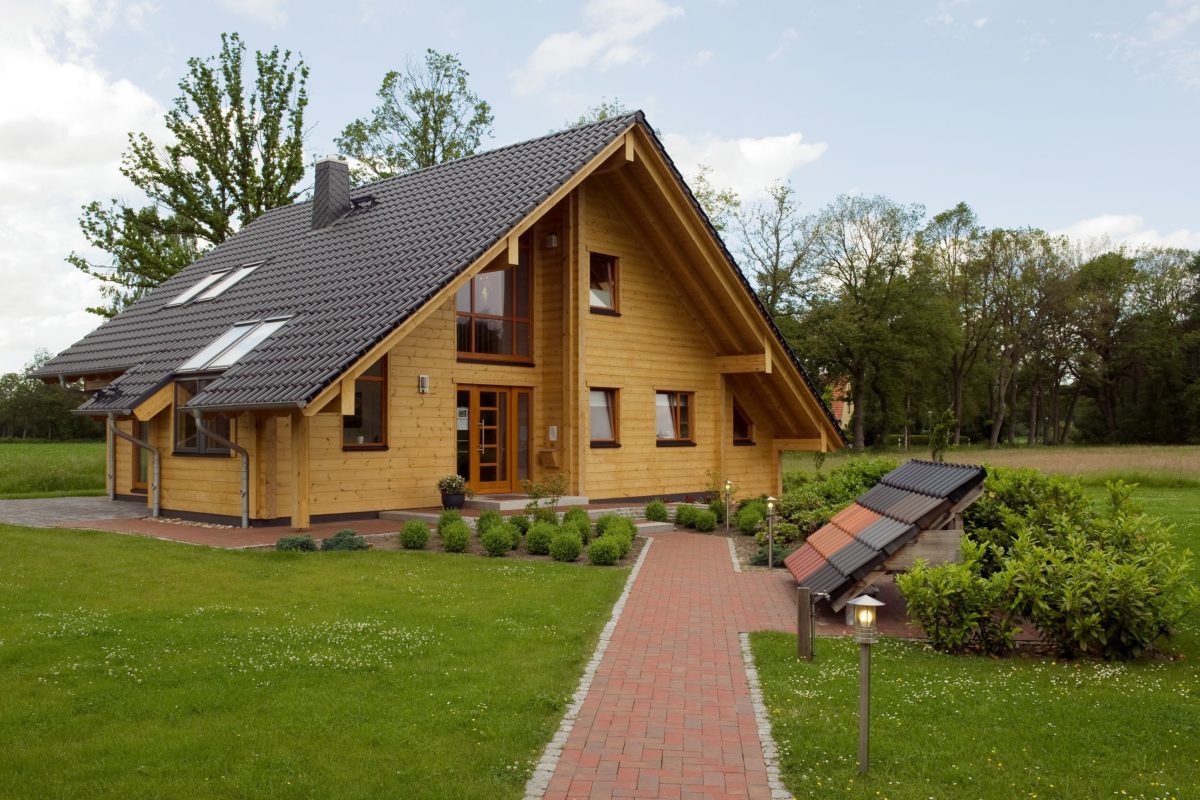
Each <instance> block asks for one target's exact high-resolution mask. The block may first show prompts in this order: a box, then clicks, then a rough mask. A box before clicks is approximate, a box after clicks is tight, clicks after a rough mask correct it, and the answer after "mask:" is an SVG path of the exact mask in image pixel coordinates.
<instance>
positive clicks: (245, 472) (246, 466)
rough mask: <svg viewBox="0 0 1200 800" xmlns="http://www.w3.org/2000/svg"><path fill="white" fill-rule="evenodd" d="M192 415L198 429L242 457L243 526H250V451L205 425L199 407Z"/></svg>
mask: <svg viewBox="0 0 1200 800" xmlns="http://www.w3.org/2000/svg"><path fill="white" fill-rule="evenodd" d="M192 416H193V417H194V418H195V420H196V430H198V431H200V432H201V433H203V434H204V435H205V436H207V437H209V438H210V439H212V440H213V441H215V442H216V443H217V444H222V445H225V446H226V447H228V448H229V449H230V450H234V451H236V452H237V454H238V455H239V456H241V457H242V527H243V528H249V527H250V452H249V451H248V450H247V449H246V448H244V447H242V446H241V445H239V444H237V443H236V442H232V441H230V440H229V439H226V438H225V437H224V436H222V435H221V434H219V433H217V432H216V431H214V430H211V429H209V428H206V427H204V421H203V420H202V419H201V418H200V411H199V409H194V410H193V411H192Z"/></svg>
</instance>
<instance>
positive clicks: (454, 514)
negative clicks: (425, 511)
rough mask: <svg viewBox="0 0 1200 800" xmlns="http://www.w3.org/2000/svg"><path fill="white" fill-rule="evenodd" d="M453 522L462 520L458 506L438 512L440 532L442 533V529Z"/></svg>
mask: <svg viewBox="0 0 1200 800" xmlns="http://www.w3.org/2000/svg"><path fill="white" fill-rule="evenodd" d="M452 522H462V514H461V513H460V512H459V510H458V509H457V508H447V509H446V510H445V511H443V512H442V513H440V514H438V521H437V529H438V533H441V532H442V529H443V528H445V527H446V526H447V525H449V524H450V523H452Z"/></svg>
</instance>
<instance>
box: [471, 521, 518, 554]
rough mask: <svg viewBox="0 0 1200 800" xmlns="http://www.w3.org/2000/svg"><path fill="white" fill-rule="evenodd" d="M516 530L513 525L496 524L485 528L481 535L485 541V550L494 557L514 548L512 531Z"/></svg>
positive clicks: (483, 541)
mask: <svg viewBox="0 0 1200 800" xmlns="http://www.w3.org/2000/svg"><path fill="white" fill-rule="evenodd" d="M513 530H516V528H514V527H513V526H511V525H503V524H501V525H494V526H492V527H490V528H488V529H487V530H485V531H484V532H483V533H482V534H480V536H479V540H480V541H481V542H482V543H483V549H484V552H486V553H487V554H488V555H489V556H492V557H493V558H499V557H500V556H502V555H504V554H505V553H507V552H508V551H509V550H512V543H513V540H512V534H511V533H510V531H513Z"/></svg>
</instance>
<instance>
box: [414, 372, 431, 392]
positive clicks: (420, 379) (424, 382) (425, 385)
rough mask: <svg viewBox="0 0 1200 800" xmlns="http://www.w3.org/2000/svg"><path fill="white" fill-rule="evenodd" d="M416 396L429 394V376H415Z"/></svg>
mask: <svg viewBox="0 0 1200 800" xmlns="http://www.w3.org/2000/svg"><path fill="white" fill-rule="evenodd" d="M417 394H429V376H428V375H418V376H417Z"/></svg>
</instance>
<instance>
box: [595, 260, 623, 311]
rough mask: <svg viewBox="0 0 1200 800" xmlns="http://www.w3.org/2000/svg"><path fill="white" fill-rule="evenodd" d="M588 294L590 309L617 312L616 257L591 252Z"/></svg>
mask: <svg viewBox="0 0 1200 800" xmlns="http://www.w3.org/2000/svg"><path fill="white" fill-rule="evenodd" d="M590 296H591V303H592V311H595V312H596V313H599V314H604V313H610V314H615V313H617V311H618V310H619V309H618V305H617V259H615V258H613V257H612V256H605V255H601V254H600V253H592V260H591V292H590Z"/></svg>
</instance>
